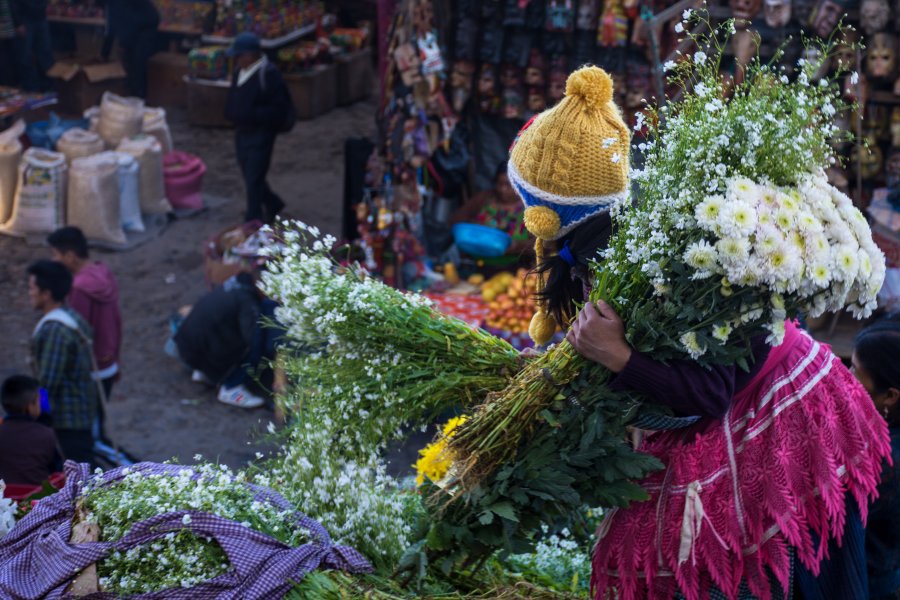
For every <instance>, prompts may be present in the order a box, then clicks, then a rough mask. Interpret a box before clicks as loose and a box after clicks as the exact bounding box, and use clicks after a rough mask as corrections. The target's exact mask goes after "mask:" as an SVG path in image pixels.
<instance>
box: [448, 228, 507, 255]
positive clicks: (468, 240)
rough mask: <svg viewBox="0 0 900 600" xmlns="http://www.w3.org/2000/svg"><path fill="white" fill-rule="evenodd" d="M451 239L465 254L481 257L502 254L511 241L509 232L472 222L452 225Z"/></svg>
mask: <svg viewBox="0 0 900 600" xmlns="http://www.w3.org/2000/svg"><path fill="white" fill-rule="evenodd" d="M453 239H454V240H455V241H456V247H457V248H459V249H460V250H462V251H463V252H465V253H466V254H471V255H472V256H478V257H481V258H493V257H495V256H503V254H504V253H505V252H506V250H507V248H509V245H510V244H511V243H512V238H511V237H509V234H507V233H505V232H503V231H500V230H499V229H494V228H493V227H487V226H485V225H475V224H473V223H457V224H456V225H454V226H453Z"/></svg>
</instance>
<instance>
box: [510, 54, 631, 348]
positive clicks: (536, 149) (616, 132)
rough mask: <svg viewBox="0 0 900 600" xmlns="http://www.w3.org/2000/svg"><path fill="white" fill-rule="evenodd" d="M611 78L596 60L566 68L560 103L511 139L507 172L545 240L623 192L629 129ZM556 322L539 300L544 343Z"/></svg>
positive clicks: (534, 327)
mask: <svg viewBox="0 0 900 600" xmlns="http://www.w3.org/2000/svg"><path fill="white" fill-rule="evenodd" d="M612 98H613V82H612V78H611V77H610V76H609V75H608V74H607V73H606V71H604V70H603V69H600V68H599V67H593V66H588V67H582V68H581V69H578V70H577V71H575V72H574V73H572V74H571V75H570V76H569V79H568V81H567V82H566V96H565V98H563V99H562V100H561V101H560V102H559V104H557V105H556V106H554V107H553V108H551V109H549V110H546V111H544V112H542V113H540V114H539V115H537V116H536V117H534V118H533V119H532V120H531V121H529V122H528V123H526V124H525V127H524V128H522V131H520V132H519V135H518V136H517V137H516V140H515V142H513V146H512V149H511V151H510V157H509V165H508V172H509V180H510V182H511V183H512V185H513V188H514V189H515V190H516V192H517V193H518V194H519V197H520V198H522V202H524V203H525V207H526V208H525V227H526V228H527V229H528V231H529V233H531V234H532V235H534V236H535V237H536V238H537V241H536V243H535V255H536V257H537V260H538V264H540V261H541V260H542V257H543V244H544V242H546V241H552V240H556V239H559V238H560V237H562V236H564V235H566V234H567V233H568V232H570V231H572V230H573V229H575V227H577V226H578V225H580V224H582V223H584V222H585V221H587V220H588V219H590V218H591V217H594V216H596V215H597V214H599V213H601V212H603V211H605V210H609V208H610V207H611V206H612V205H614V204H616V203H618V202H621V201H624V200H625V198H626V197H627V188H628V153H629V143H630V141H631V135H630V132H629V131H628V127H627V126H626V125H625V122H624V121H623V120H622V115H621V113H620V112H619V108H618V107H617V106H616V105H615V103H614V102H613V100H612ZM556 327H557V324H556V322H555V320H554V319H553V317H552V316H551V315H550V314H549V313H548V312H547V309H546V306H545V305H539V306H538V311H537V313H535V315H534V317H533V318H532V321H531V326H530V327H529V330H528V333H529V335H530V336H531V338H532V339H533V340H534V342H535V343H536V344H538V345H543V344H545V343H547V342H548V341H549V340H550V338H551V337H552V336H553V333H554V332H555V331H556Z"/></svg>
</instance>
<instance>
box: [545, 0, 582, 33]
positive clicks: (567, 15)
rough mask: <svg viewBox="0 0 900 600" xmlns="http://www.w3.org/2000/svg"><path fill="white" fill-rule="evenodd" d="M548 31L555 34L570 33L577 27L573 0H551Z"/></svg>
mask: <svg viewBox="0 0 900 600" xmlns="http://www.w3.org/2000/svg"><path fill="white" fill-rule="evenodd" d="M546 4H547V24H546V29H547V31H550V32H555V33H568V32H570V31H572V29H574V27H575V7H574V6H573V0H549V2H547V3H546Z"/></svg>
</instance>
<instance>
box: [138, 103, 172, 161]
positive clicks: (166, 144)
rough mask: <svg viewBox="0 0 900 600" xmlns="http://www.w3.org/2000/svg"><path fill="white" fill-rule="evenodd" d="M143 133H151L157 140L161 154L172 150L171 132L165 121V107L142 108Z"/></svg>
mask: <svg viewBox="0 0 900 600" xmlns="http://www.w3.org/2000/svg"><path fill="white" fill-rule="evenodd" d="M144 133H145V134H147V135H152V136H153V137H155V138H156V139H157V140H159V145H160V146H162V150H163V154H168V153H169V152H171V151H172V150H174V147H173V146H172V132H171V131H169V124H168V123H167V122H166V109H164V108H145V109H144Z"/></svg>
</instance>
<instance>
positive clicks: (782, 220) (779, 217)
mask: <svg viewBox="0 0 900 600" xmlns="http://www.w3.org/2000/svg"><path fill="white" fill-rule="evenodd" d="M795 215H796V213H795V212H791V211H789V210H786V209H785V208H784V207H783V206H782V207H781V208H779V209H778V210H776V211H775V214H774V215H773V219H774V220H775V225H776V226H777V227H778V228H779V229H781V230H782V231H785V232H787V231H790V230H791V229H793V228H794V216H795Z"/></svg>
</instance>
